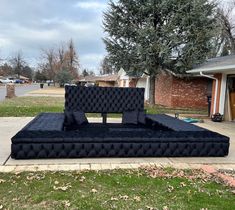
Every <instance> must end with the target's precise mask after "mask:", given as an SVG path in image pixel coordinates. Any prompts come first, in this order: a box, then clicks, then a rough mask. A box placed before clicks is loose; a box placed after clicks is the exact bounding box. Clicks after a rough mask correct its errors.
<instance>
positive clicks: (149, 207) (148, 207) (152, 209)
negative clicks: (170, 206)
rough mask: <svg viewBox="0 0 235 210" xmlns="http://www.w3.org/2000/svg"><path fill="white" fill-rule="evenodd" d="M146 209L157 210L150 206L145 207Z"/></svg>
mask: <svg viewBox="0 0 235 210" xmlns="http://www.w3.org/2000/svg"><path fill="white" fill-rule="evenodd" d="M146 208H147V209H148V210H157V209H156V208H154V207H152V206H146Z"/></svg>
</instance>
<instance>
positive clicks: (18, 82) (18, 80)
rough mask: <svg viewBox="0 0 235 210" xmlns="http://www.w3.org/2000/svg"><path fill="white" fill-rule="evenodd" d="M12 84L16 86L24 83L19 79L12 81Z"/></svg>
mask: <svg viewBox="0 0 235 210" xmlns="http://www.w3.org/2000/svg"><path fill="white" fill-rule="evenodd" d="M14 83H16V84H23V83H24V81H23V80H21V79H15V80H14Z"/></svg>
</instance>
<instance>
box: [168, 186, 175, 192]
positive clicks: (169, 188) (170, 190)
mask: <svg viewBox="0 0 235 210" xmlns="http://www.w3.org/2000/svg"><path fill="white" fill-rule="evenodd" d="M174 189H175V188H174V187H173V186H171V185H169V186H168V187H167V191H168V192H170V193H171V192H172V191H173V190H174Z"/></svg>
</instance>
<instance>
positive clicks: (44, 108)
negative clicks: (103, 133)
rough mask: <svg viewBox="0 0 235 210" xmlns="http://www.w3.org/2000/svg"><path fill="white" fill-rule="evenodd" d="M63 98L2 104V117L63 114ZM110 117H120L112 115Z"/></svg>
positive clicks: (22, 99) (19, 99) (160, 110)
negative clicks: (48, 113) (50, 113)
mask: <svg viewBox="0 0 235 210" xmlns="http://www.w3.org/2000/svg"><path fill="white" fill-rule="evenodd" d="M145 108H146V110H147V113H149V114H158V113H175V112H179V113H184V114H189V115H190V114H205V115H206V114H207V113H206V112H207V110H205V109H203V110H198V109H169V108H166V107H161V106H154V107H149V106H146V107H145ZM63 109H64V98H63V97H17V98H13V99H6V100H4V101H2V102H0V117H20V116H36V115H37V114H38V113H40V112H63ZM88 116H89V117H100V114H88ZM108 116H109V117H119V116H120V115H117V114H116V115H115V114H111V115H108Z"/></svg>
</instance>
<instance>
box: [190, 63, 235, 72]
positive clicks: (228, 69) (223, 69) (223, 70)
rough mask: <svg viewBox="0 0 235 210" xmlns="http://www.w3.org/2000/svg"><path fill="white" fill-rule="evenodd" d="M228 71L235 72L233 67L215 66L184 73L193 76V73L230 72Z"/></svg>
mask: <svg viewBox="0 0 235 210" xmlns="http://www.w3.org/2000/svg"><path fill="white" fill-rule="evenodd" d="M230 70H235V65H226V66H216V67H213V68H209V67H208V68H198V69H191V70H188V71H186V72H187V73H189V74H194V73H200V72H210V73H213V72H215V73H216V72H225V71H230Z"/></svg>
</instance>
